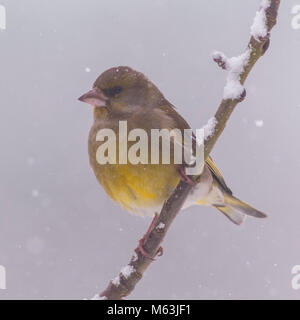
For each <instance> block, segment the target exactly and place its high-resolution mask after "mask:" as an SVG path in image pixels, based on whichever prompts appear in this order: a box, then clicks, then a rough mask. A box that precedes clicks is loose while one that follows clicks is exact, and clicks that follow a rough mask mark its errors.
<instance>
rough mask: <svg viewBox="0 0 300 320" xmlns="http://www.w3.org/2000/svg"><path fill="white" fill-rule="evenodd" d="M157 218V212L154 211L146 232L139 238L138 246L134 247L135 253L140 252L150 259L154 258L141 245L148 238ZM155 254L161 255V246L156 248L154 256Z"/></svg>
mask: <svg viewBox="0 0 300 320" xmlns="http://www.w3.org/2000/svg"><path fill="white" fill-rule="evenodd" d="M157 219H158V214H157V213H155V216H154V218H153V220H152V222H151V224H150V226H149V228H148V230H147V232H146V233H145V234H144V236H143V237H142V238H141V239H140V240H139V244H138V246H137V247H136V249H135V250H134V251H135V252H136V253H138V252H140V253H141V254H142V256H144V257H146V258H148V259H150V260H155V259H154V258H153V257H152V256H151V255H150V254H149V253H148V252H147V251H146V250H145V249H144V247H143V245H144V243H145V241H146V240H147V239H148V237H149V234H150V232H151V231H152V229H153V227H154V225H155V223H156V222H157ZM156 255H157V256H158V257H160V256H162V255H163V248H162V247H159V248H158V250H157V252H156V254H155V256H156Z"/></svg>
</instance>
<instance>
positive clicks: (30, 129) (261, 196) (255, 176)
mask: <svg viewBox="0 0 300 320" xmlns="http://www.w3.org/2000/svg"><path fill="white" fill-rule="evenodd" d="M0 3H1V4H2V5H5V6H6V10H7V29H6V30H5V31H2V32H0V72H1V74H0V77H1V82H0V93H1V95H0V104H1V105H0V136H1V140H0V141H1V142H0V143H1V157H0V177H1V180H0V210H1V211H0V265H3V266H5V267H6V271H7V289H6V290H0V299H8V298H15V299H54V298H57V299H82V298H90V297H92V296H93V295H94V294H95V293H97V292H99V291H101V290H102V289H103V288H104V287H105V286H106V285H107V283H108V281H109V279H111V278H113V277H115V276H116V275H117V274H118V272H119V270H120V268H121V267H122V266H124V265H126V264H127V262H128V260H129V258H130V256H131V254H132V250H133V248H135V246H136V244H137V240H138V239H139V238H140V237H141V236H142V234H143V233H144V231H145V230H146V228H147V227H148V224H149V223H150V219H142V218H139V217H134V216H130V215H129V214H127V213H126V212H125V211H124V209H122V208H120V207H118V206H117V205H115V204H114V203H112V202H111V200H110V199H109V198H108V197H107V196H106V194H105V193H104V191H103V190H102V188H101V187H100V186H99V185H98V184H97V182H96V179H95V177H94V175H93V173H92V170H91V168H90V167H89V163H88V155H87V136H88V131H89V128H90V126H91V123H92V110H91V109H90V108H89V106H88V105H84V104H82V103H80V102H78V101H77V100H76V99H77V97H78V96H80V95H81V94H82V93H84V92H85V91H87V89H89V88H90V87H91V85H92V83H93V81H94V80H95V78H96V77H97V76H98V75H99V74H100V73H101V72H103V71H104V70H105V69H107V68H109V67H112V66H117V65H129V66H131V67H133V68H135V69H137V70H139V71H142V72H144V73H145V74H146V75H147V76H148V77H149V78H150V79H151V80H152V81H153V82H154V83H155V84H156V85H157V86H158V87H159V88H160V89H161V90H162V92H164V94H165V96H166V97H167V98H168V99H169V100H170V101H171V102H172V103H173V104H174V105H176V106H177V108H178V110H179V111H180V112H181V114H182V115H183V116H184V117H185V118H186V119H187V120H188V121H189V123H190V124H191V126H192V127H193V128H200V127H201V126H202V125H203V124H205V123H206V121H207V119H208V118H210V117H211V116H212V115H213V114H214V112H215V110H216V108H217V105H218V103H219V101H220V98H221V95H222V90H223V86H224V83H225V78H226V73H225V72H224V71H222V70H221V69H219V68H217V66H216V65H215V64H214V63H213V62H212V60H211V57H210V54H211V52H212V51H213V50H216V49H217V50H221V51H224V52H225V53H226V54H227V55H229V56H230V55H237V54H239V53H241V52H242V50H243V48H244V47H245V45H246V43H247V41H248V38H249V28H250V25H251V24H252V21H253V17H254V14H255V12H256V10H257V8H258V5H259V3H260V1H259V0H256V1H254V0H251V1H250V0H248V1H240V0H226V1H222V0H209V1H208V0H206V1H205V0H202V1H200V0H198V1H196V0H195V1H193V0H188V1H183V0H176V1H175V0H173V1H167V0H151V1H150V0H149V1H148V0H143V1H141V0H134V1H133V0H132V1H131V0H127V1H122V0H119V1H117V0H109V1H104V0H101V1H96V0H85V1H83V0H82V1H78V0H72V1H71V0H63V1H62V0H49V1H48V0H43V1H37V0H26V1H16V0H1V1H0ZM295 4H300V2H299V1H291V0H287V1H282V4H281V7H280V12H279V21H278V25H277V26H276V28H275V29H274V30H273V32H272V39H271V46H270V49H269V51H268V52H267V53H266V55H265V56H264V57H263V58H262V59H261V60H260V61H259V62H258V64H257V65H256V66H255V68H254V70H253V72H252V73H251V75H250V77H249V79H248V80H247V83H246V89H247V93H248V94H247V99H246V100H245V101H244V102H243V103H242V104H240V105H239V106H238V108H237V110H236V111H235V112H234V114H233V116H232V118H231V119H230V122H229V125H228V127H227V128H226V130H225V132H224V134H223V136H222V137H221V139H219V141H218V143H217V145H216V147H215V149H214V151H213V154H212V155H213V158H214V160H215V162H216V164H217V165H218V166H219V168H220V169H221V170H222V172H223V174H224V176H225V178H226V181H227V182H228V184H229V186H230V187H231V188H232V189H233V191H234V192H235V194H236V195H237V196H238V197H240V198H241V199H242V200H244V201H247V202H249V203H250V204H252V205H253V206H255V207H257V208H258V209H260V210H262V211H265V212H266V213H268V214H269V218H268V219H266V220H256V219H251V218H248V219H247V220H246V222H245V224H244V225H243V226H241V227H237V226H235V225H233V224H231V223H230V222H229V221H228V220H227V219H226V218H225V217H223V216H222V215H221V214H219V213H218V212H217V211H216V210H214V209H212V208H207V207H192V208H189V209H187V210H185V211H182V212H181V214H180V215H179V216H178V218H177V219H176V221H175V223H174V224H173V226H172V228H171V229H170V231H169V233H168V236H167V238H166V240H165V242H164V249H165V254H164V256H163V257H161V258H159V259H158V260H157V261H156V262H155V263H153V265H152V266H151V267H150V268H149V269H148V271H147V272H146V274H145V276H144V278H143V280H142V281H141V282H140V283H139V285H138V286H137V288H136V290H135V291H134V293H133V294H132V295H131V296H130V298H131V299H132V298H136V299H160V298H174V299H233V298H235V299H236V298H237V299H248V298H250V299H253V298H257V299H269V298H270V299H273V298H275V299H278V298H283V299H285V298H291V299H299V298H300V290H298V291H297V290H293V289H292V287H291V279H292V274H291V269H292V267H293V266H294V265H297V264H300V254H299V252H300V251H299V243H300V232H299V231H300V213H299V209H298V208H299V169H300V163H299V159H298V157H299V118H300V100H299V75H300V69H299V49H300V30H293V29H292V27H291V19H292V15H291V8H292V7H293V6H294V5H295ZM86 68H90V72H86V70H85V69H86ZM256 120H263V121H264V125H263V126H262V127H257V126H256V125H255V121H256Z"/></svg>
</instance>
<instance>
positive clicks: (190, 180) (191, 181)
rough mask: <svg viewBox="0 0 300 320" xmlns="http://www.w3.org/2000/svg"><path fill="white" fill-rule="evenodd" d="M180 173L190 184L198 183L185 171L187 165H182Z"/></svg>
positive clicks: (181, 177)
mask: <svg viewBox="0 0 300 320" xmlns="http://www.w3.org/2000/svg"><path fill="white" fill-rule="evenodd" d="M178 172H179V175H180V179H181V180H182V181H184V182H186V183H188V184H190V185H191V186H194V185H195V184H196V182H195V181H193V180H192V179H191V178H190V177H189V176H188V175H187V174H186V172H185V167H180V168H179V170H178Z"/></svg>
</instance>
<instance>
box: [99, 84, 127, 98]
mask: <svg viewBox="0 0 300 320" xmlns="http://www.w3.org/2000/svg"><path fill="white" fill-rule="evenodd" d="M121 91H122V87H120V86H114V87H112V88H109V89H104V90H103V92H104V94H105V95H106V96H107V97H114V96H115V95H117V94H118V93H120V92H121Z"/></svg>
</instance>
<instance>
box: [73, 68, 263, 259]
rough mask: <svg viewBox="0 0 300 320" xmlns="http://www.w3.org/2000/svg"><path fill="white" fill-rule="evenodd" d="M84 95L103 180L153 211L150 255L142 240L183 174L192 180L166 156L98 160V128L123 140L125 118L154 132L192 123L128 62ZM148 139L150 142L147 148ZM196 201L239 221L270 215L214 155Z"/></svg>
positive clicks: (132, 207) (132, 203)
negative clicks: (235, 185)
mask: <svg viewBox="0 0 300 320" xmlns="http://www.w3.org/2000/svg"><path fill="white" fill-rule="evenodd" d="M79 100H80V101H82V102H85V103H87V104H89V105H91V106H92V107H93V114H94V122H93V125H92V127H91V129H90V132H89V138H88V153H89V160H90V165H91V167H92V169H93V171H94V174H95V176H96V178H97V180H98V182H99V183H100V184H101V185H102V187H103V188H104V190H105V191H106V193H107V194H108V196H109V197H110V198H111V199H112V200H113V201H114V202H116V203H118V204H119V205H120V206H122V207H123V208H124V209H125V210H127V211H128V212H129V213H131V214H134V215H138V216H142V217H145V216H152V217H153V216H154V218H153V221H152V223H151V225H150V227H149V229H148V231H147V233H146V234H145V236H144V237H143V238H142V239H141V241H140V243H139V247H138V248H137V249H138V250H139V251H140V252H141V253H142V254H143V255H145V256H147V252H145V250H144V249H143V246H142V245H143V242H144V241H145V239H146V238H147V236H148V235H149V232H150V231H151V228H152V227H153V224H154V222H155V221H156V219H157V217H158V214H159V213H160V210H161V208H162V206H163V204H164V202H165V201H166V200H167V199H168V198H169V196H170V195H171V194H172V192H173V191H174V190H175V188H176V186H177V185H178V183H179V182H180V180H184V181H185V182H187V183H190V182H191V180H190V179H189V178H188V176H187V175H186V174H185V171H184V166H183V165H182V164H177V163H175V162H174V161H173V162H170V163H169V164H165V163H161V157H160V162H159V164H152V163H146V164H145V163H135V164H132V163H129V162H127V163H125V164H123V163H122V164H120V163H113V164H112V163H99V161H98V160H97V150H98V148H99V146H101V145H103V144H104V143H105V141H99V139H97V133H98V132H99V130H101V129H110V130H113V132H115V134H116V139H117V140H118V139H119V137H118V134H119V130H120V127H119V124H120V121H126V123H127V129H128V131H129V130H133V129H139V128H141V129H143V130H145V131H146V132H147V133H148V134H149V136H150V132H151V130H152V129H167V130H172V129H175V128H176V129H179V130H180V131H183V130H185V129H190V126H189V124H188V123H187V121H186V120H185V119H184V118H183V117H182V116H181V115H180V114H179V112H177V109H176V108H175V107H174V106H173V105H172V104H171V103H170V102H169V101H168V100H167V99H166V98H165V97H164V95H163V94H162V92H161V91H160V90H159V89H158V87H157V86H156V85H154V83H152V82H151V81H150V80H149V79H148V78H147V77H146V76H145V75H144V74H143V73H141V72H138V71H136V70H134V69H132V68H130V67H128V66H119V67H113V68H110V69H108V70H106V71H104V72H103V73H102V74H100V76H99V77H98V78H97V79H96V81H95V82H94V84H93V87H92V89H91V90H89V91H88V92H87V93H85V94H83V95H82V96H80V98H79ZM149 139H150V138H149ZM177 140H178V139H176V138H175V139H173V140H172V141H170V144H171V149H172V150H174V144H175V143H178V141H177ZM181 142H182V141H181ZM106 143H107V142H106ZM111 143H112V142H109V143H107V144H108V145H109V144H111ZM119 143H121V145H122V144H123V141H117V143H116V146H117V147H116V158H117V159H118V155H119V151H120V150H119V148H120V147H118V146H119ZM132 145H133V142H132V141H131V142H128V145H127V148H128V149H129V148H130V147H131V146H132ZM149 145H150V144H147V147H148V148H150V146H149ZM160 150H161V149H160ZM191 205H205V206H212V207H214V208H216V209H217V210H218V211H219V212H221V213H222V214H224V215H225V216H226V217H227V218H228V219H229V220H230V221H231V222H233V223H234V224H236V225H240V224H241V223H242V222H243V221H244V219H245V216H252V217H256V218H265V217H266V216H267V215H266V214H265V213H263V212H261V211H259V210H256V209H255V208H253V207H252V206H250V205H248V204H246V203H245V202H243V201H241V200H239V199H238V198H236V197H235V196H234V195H233V193H232V191H231V190H230V188H229V187H228V186H227V184H226V182H225V180H224V178H223V176H222V174H221V172H220V171H219V169H218V168H217V166H216V165H215V163H214V162H213V160H212V158H211V157H208V158H207V160H205V164H204V167H203V171H202V174H201V177H200V180H199V182H197V183H195V185H194V186H193V188H192V189H191V191H190V194H189V196H188V197H187V199H186V201H185V203H184V206H183V208H187V207H189V206H191Z"/></svg>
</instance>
